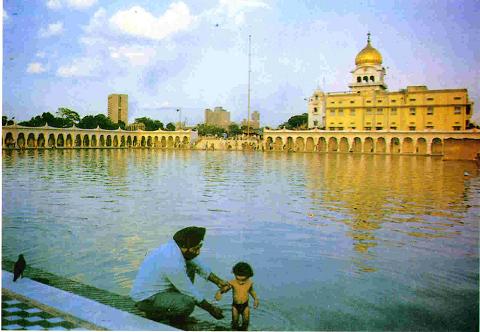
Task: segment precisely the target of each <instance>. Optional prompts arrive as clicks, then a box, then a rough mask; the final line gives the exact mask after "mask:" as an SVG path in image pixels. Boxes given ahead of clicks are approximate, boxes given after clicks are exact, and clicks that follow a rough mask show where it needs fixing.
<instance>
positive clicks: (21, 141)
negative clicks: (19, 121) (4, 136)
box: [17, 133, 25, 149]
mask: <svg viewBox="0 0 480 332" xmlns="http://www.w3.org/2000/svg"><path fill="white" fill-rule="evenodd" d="M17 146H18V147H19V148H20V149H23V148H25V135H23V133H19V134H18V136H17Z"/></svg>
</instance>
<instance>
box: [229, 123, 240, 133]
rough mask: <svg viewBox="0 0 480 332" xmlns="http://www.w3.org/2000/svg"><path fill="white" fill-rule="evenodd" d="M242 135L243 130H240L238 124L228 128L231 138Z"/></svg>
mask: <svg viewBox="0 0 480 332" xmlns="http://www.w3.org/2000/svg"><path fill="white" fill-rule="evenodd" d="M241 134H242V129H241V128H240V126H239V125H238V124H236V123H231V124H230V125H229V126H228V135H229V136H237V135H241Z"/></svg>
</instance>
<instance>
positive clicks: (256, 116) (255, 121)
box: [242, 111, 260, 129]
mask: <svg viewBox="0 0 480 332" xmlns="http://www.w3.org/2000/svg"><path fill="white" fill-rule="evenodd" d="M247 123H249V125H250V128H253V129H258V128H260V113H259V112H258V111H253V112H252V115H251V116H250V121H247V119H243V120H242V126H247Z"/></svg>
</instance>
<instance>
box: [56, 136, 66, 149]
mask: <svg viewBox="0 0 480 332" xmlns="http://www.w3.org/2000/svg"><path fill="white" fill-rule="evenodd" d="M57 146H58V147H60V148H63V147H65V139H64V138H63V134H59V135H58V136H57Z"/></svg>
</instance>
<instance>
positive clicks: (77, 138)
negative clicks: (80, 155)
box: [75, 134, 82, 147]
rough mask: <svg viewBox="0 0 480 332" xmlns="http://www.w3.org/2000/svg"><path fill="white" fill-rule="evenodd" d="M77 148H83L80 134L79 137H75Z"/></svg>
mask: <svg viewBox="0 0 480 332" xmlns="http://www.w3.org/2000/svg"><path fill="white" fill-rule="evenodd" d="M75 146H76V147H80V146H82V139H81V138H80V134H78V135H77V136H76V137H75Z"/></svg>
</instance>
